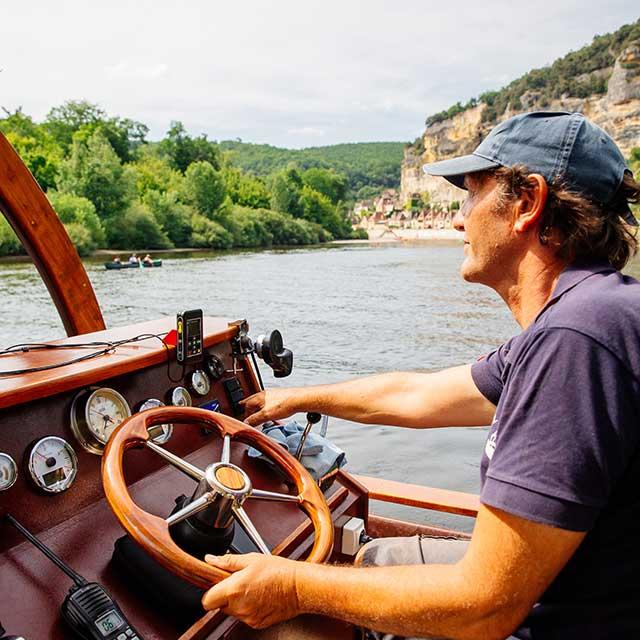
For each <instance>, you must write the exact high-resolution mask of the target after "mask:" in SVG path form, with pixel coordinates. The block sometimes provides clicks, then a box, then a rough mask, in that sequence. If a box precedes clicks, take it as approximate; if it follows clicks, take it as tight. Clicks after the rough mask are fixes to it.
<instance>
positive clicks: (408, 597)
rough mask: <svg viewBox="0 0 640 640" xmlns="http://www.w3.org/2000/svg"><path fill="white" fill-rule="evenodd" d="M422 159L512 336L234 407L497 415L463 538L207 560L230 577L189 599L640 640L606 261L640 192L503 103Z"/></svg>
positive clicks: (444, 633)
mask: <svg viewBox="0 0 640 640" xmlns="http://www.w3.org/2000/svg"><path fill="white" fill-rule="evenodd" d="M425 170H426V171H427V172H429V173H431V174H434V175H441V176H444V177H446V178H447V179H449V180H450V181H451V182H453V183H454V184H457V185H459V186H462V187H463V188H465V189H467V191H468V197H467V199H466V201H465V203H464V205H463V207H462V209H461V210H460V212H459V213H458V214H457V215H456V217H455V219H454V225H455V227H456V228H457V229H458V230H459V231H461V232H463V233H464V261H463V263H462V267H461V274H462V276H463V278H464V279H465V280H467V281H469V282H477V283H481V284H485V285H487V286H490V287H491V288H493V289H494V290H495V291H497V292H498V293H499V294H500V296H501V297H502V298H503V300H504V301H505V303H506V304H507V305H508V307H509V309H510V310H511V312H512V314H513V315H514V317H515V319H516V320H517V321H518V323H519V324H520V326H521V327H522V333H520V334H519V335H518V336H516V337H514V338H512V339H511V340H509V341H508V342H507V343H505V344H504V345H502V346H501V347H500V348H499V349H497V350H496V351H494V352H493V353H491V354H489V355H488V356H487V357H486V358H484V359H480V360H479V361H478V362H476V363H474V364H473V365H470V366H463V367H457V368H453V369H449V370H445V371H442V372H440V373H435V374H417V373H391V374H386V375H381V376H374V377H371V378H365V379H359V380H358V379H356V380H353V381H349V382H345V383H339V384H336V385H328V386H321V387H310V388H303V389H274V390H269V391H266V392H262V393H260V394H257V395H255V396H252V397H251V398H249V399H247V401H246V403H245V408H246V413H247V418H246V419H247V422H249V423H250V424H253V425H257V424H260V423H261V422H263V421H265V420H269V419H277V418H284V417H286V416H289V415H291V414H293V413H295V412H298V411H309V410H311V411H319V412H322V413H327V414H330V415H334V416H339V417H341V418H346V419H350V420H355V421H359V422H364V423H379V424H395V425H399V426H405V427H412V428H428V427H437V426H457V425H463V426H470V425H485V424H491V425H492V426H491V429H490V432H489V437H488V439H487V444H486V447H485V450H484V453H483V457H482V464H481V494H480V500H481V508H480V511H479V513H478V518H477V520H476V524H475V528H474V531H473V536H472V539H471V541H470V543H469V545H468V548H466V549H464V550H463V553H462V554H460V553H458V552H457V551H455V550H454V551H451V553H449V555H448V558H447V560H448V562H449V563H446V562H447V560H445V561H444V562H442V563H440V564H428V563H425V564H413V563H415V562H416V561H415V560H414V559H411V558H410V557H409V556H410V554H409V553H408V552H407V550H406V549H405V550H404V551H402V552H401V553H400V554H399V558H400V563H401V566H377V567H369V568H367V567H365V568H350V567H334V566H326V565H325V566H317V565H310V564H305V563H299V562H294V561H291V560H287V559H283V558H271V557H264V556H259V555H256V554H252V555H249V556H235V557H232V556H228V557H224V558H215V557H209V558H208V561H209V562H211V563H212V564H215V565H216V566H219V567H221V568H225V569H228V570H230V571H231V572H233V575H232V576H231V577H230V578H228V579H227V580H225V581H223V582H222V583H220V584H219V585H217V586H215V587H213V588H212V589H210V590H209V591H208V592H207V594H205V596H204V598H203V603H204V605H205V607H207V608H213V607H222V608H223V609H224V610H225V611H227V612H228V613H230V614H232V615H235V616H237V617H239V618H240V619H242V620H244V621H246V622H247V623H248V624H249V625H250V626H253V627H265V626H269V625H272V624H274V623H277V622H280V621H282V620H287V619H290V618H293V617H294V616H298V615H299V614H304V613H311V614H322V615H324V616H330V617H332V618H338V619H341V620H346V621H349V622H352V623H354V624H356V625H362V626H363V627H367V628H370V629H376V630H379V631H381V632H386V633H391V634H398V635H402V636H411V637H416V636H417V637H421V638H427V637H428V638H460V639H464V638H469V639H475V638H478V639H482V640H486V639H496V640H499V639H503V638H505V637H507V636H510V634H513V636H514V637H518V638H533V639H534V640H538V639H545V640H547V639H551V638H563V639H577V638H581V639H584V638H607V639H615V638H632V637H640V614H639V613H638V608H637V603H638V602H640V580H638V577H637V576H638V575H639V570H640V551H639V549H640V444H639V441H640V428H639V426H638V416H639V415H640V283H638V282H636V281H635V280H633V279H631V278H628V277H624V276H622V275H621V274H620V272H619V269H621V268H622V267H623V266H624V265H625V263H626V262H627V260H628V259H629V257H630V256H631V255H632V254H633V253H635V250H636V240H635V237H634V235H633V234H631V232H630V228H629V225H634V224H637V223H636V221H635V218H634V217H633V216H632V214H631V211H630V209H629V206H628V202H629V201H636V202H637V200H638V197H639V196H640V185H638V184H637V183H636V182H635V181H634V180H633V177H632V176H631V174H630V172H628V170H627V169H626V167H625V164H624V159H623V157H622V155H621V154H620V152H619V150H618V149H617V147H616V146H615V144H614V143H613V141H612V140H611V138H609V136H608V135H607V134H606V133H604V132H603V131H602V130H600V129H599V128H598V127H596V126H594V125H593V124H591V123H590V122H588V121H587V120H586V119H585V118H584V117H583V116H581V115H580V114H568V113H530V114H524V115H520V116H516V117H514V118H511V119H509V120H507V121H505V122H503V123H501V124H499V125H498V126H497V127H495V128H494V129H493V130H492V131H491V133H490V134H489V135H488V137H487V138H486V139H485V140H484V141H483V142H482V143H481V144H480V146H479V147H478V148H477V149H476V151H474V153H473V154H471V155H469V156H465V157H462V158H457V159H453V160H447V161H443V162H439V163H435V164H433V165H427V166H426V167H425ZM391 544H394V545H397V541H393V542H392V543H391ZM408 544H412V545H413V548H414V550H415V548H416V545H420V544H425V551H427V552H428V551H429V550H430V545H431V543H429V542H428V541H427V542H421V541H417V542H416V541H415V540H413V541H411V542H409V543H408ZM383 548H384V541H382V542H380V541H376V547H374V551H375V553H374V554H373V555H374V563H375V556H382V555H384V554H380V553H379V551H380V550H381V549H383ZM456 554H457V557H456ZM364 555H365V556H366V552H365V553H364ZM414 555H415V553H414ZM460 556H461V557H460ZM403 558H409V559H408V560H403ZM377 564H380V563H377ZM291 637H296V636H295V635H293V636H291ZM300 637H301V636H300ZM327 637H330V636H327Z"/></svg>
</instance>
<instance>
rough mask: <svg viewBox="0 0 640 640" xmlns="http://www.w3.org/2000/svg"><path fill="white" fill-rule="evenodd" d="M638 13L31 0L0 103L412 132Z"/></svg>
mask: <svg viewBox="0 0 640 640" xmlns="http://www.w3.org/2000/svg"><path fill="white" fill-rule="evenodd" d="M634 9H635V10H634ZM638 17H639V16H638V12H637V9H636V8H635V3H633V2H630V1H629V0H607V2H606V6H605V3H603V2H602V0H598V1H595V0H579V1H578V0H569V1H565V2H563V1H562V0H540V1H538V2H535V0H534V1H533V2H526V3H520V2H516V1H514V0H504V1H503V0H484V1H483V2H480V1H479V0H458V1H457V2H446V1H445V2H442V1H441V2H432V1H431V0H422V1H416V0H384V1H383V0H367V1H360V0H341V1H336V0H322V1H318V0H297V1H292V0H271V1H270V2H269V1H266V0H264V1H259V0H243V1H238V0H235V1H233V2H228V1H227V2H224V1H222V0H218V1H216V0H180V1H179V2H176V1H173V0H154V1H153V2H149V1H138V2H135V1H134V2H130V0H127V1H126V2H125V1H122V0H111V1H110V2H103V1H101V0H93V1H91V0H84V1H79V0H56V1H54V2H51V0H47V1H46V2H43V1H30V0H23V1H22V2H20V3H17V2H14V3H11V6H10V8H6V10H5V11H3V17H2V20H1V21H0V69H1V70H2V71H0V107H4V108H5V109H8V110H11V111H12V110H14V109H16V108H18V107H22V109H23V111H24V112H25V113H27V114H29V115H31V116H32V117H33V118H34V119H35V120H37V121H40V120H42V119H43V118H44V117H45V116H46V114H47V113H48V111H49V110H50V109H51V108H52V107H55V106H58V105H60V104H62V103H64V102H65V101H67V100H70V99H72V100H79V99H84V100H88V101H90V102H93V103H97V104H99V105H100V106H101V107H102V108H103V109H105V110H106V111H107V112H108V113H109V115H117V116H121V117H128V118H132V119H134V120H138V121H140V122H143V123H145V124H146V125H147V126H148V127H149V129H150V134H149V139H151V140H157V139H160V138H162V137H163V136H164V134H165V132H166V131H167V129H168V128H169V125H170V123H171V121H173V120H179V121H182V122H183V124H184V125H185V127H186V128H187V130H188V131H189V132H190V133H191V134H192V135H199V134H202V133H204V134H206V135H207V136H208V137H209V139H212V140H229V139H236V138H240V139H242V140H243V141H245V142H258V143H268V144H271V145H275V146H280V147H290V148H302V147H309V146H323V145H328V144H336V143H340V142H369V141H377V140H398V141H409V140H413V139H415V138H416V137H417V136H419V135H420V134H421V133H422V132H423V130H424V120H425V118H426V117H427V116H428V115H430V114H432V113H435V112H437V111H440V110H442V109H445V108H448V107H449V106H451V105H452V104H454V103H455V102H457V101H462V102H465V101H466V100H468V99H469V98H471V97H473V96H477V95H479V94H480V93H482V92H484V91H487V90H492V89H499V88H500V87H502V86H504V85H505V84H506V83H508V82H509V81H511V80H513V79H515V78H517V77H518V76H520V75H522V74H523V73H525V72H526V71H528V70H529V69H531V68H535V67H540V66H544V65H546V64H549V63H551V62H553V60H555V59H556V58H558V57H561V56H563V55H564V54H566V53H568V52H569V51H571V50H576V49H578V48H580V47H581V46H583V45H585V44H588V43H589V42H591V40H592V38H593V36H594V35H596V34H603V33H608V32H611V31H615V30H616V29H617V28H619V27H620V26H621V25H623V24H625V23H630V22H633V21H635V20H636V19H637V18H638Z"/></svg>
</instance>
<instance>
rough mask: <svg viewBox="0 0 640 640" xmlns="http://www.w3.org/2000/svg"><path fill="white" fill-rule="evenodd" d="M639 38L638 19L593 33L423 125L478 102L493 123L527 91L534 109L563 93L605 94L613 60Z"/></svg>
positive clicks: (518, 105)
mask: <svg viewBox="0 0 640 640" xmlns="http://www.w3.org/2000/svg"><path fill="white" fill-rule="evenodd" d="M639 39H640V20H638V21H636V22H634V23H632V24H628V25H624V26H622V27H620V29H618V30H617V31H615V32H614V33H608V34H606V35H602V36H595V38H594V39H593V42H591V44H589V45H587V46H585V47H582V48H581V49H579V50H578V51H573V52H571V53H569V54H567V55H566V56H564V57H562V58H559V59H558V60H556V61H555V62H554V63H553V64H551V65H549V66H546V67H541V68H539V69H533V70H531V71H529V72H528V73H525V74H524V75H523V76H521V77H520V78H518V79H517V80H514V81H513V82H511V83H509V84H508V85H507V86H506V87H504V88H502V89H500V90H499V91H487V92H485V93H483V94H481V95H480V96H478V97H477V98H472V99H471V100H469V101H468V102H467V103H466V104H462V103H460V102H458V103H456V104H454V105H453V106H451V107H449V108H448V109H445V110H444V111H440V112H439V113H435V114H433V115H430V116H429V117H428V118H427V119H426V121H425V124H426V125H427V127H429V126H431V125H433V124H436V123H438V122H442V121H443V120H446V119H448V118H452V117H453V116H455V115H457V114H458V113H461V112H463V111H465V110H466V109H470V108H472V107H475V106H477V105H478V104H480V103H484V104H485V105H486V108H485V109H484V111H483V113H482V119H483V120H484V121H485V122H493V121H494V120H495V119H496V118H497V117H498V116H500V115H501V114H502V113H504V111H505V110H506V109H507V107H508V106H509V107H511V108H512V109H516V110H518V109H521V108H522V106H523V105H522V99H523V97H524V96H525V95H526V94H530V98H531V100H530V102H532V103H533V104H534V105H535V108H540V109H544V108H545V107H546V106H548V104H549V103H550V102H551V101H552V100H554V99H556V98H560V97H562V96H565V97H576V98H585V97H587V96H590V95H594V94H599V93H600V94H601V93H606V91H607V83H608V81H609V76H610V75H611V71H612V68H613V63H614V61H615V59H616V58H617V57H618V55H619V54H620V53H621V52H622V51H623V49H624V48H625V47H626V46H627V45H629V44H630V43H631V42H633V41H635V40H639Z"/></svg>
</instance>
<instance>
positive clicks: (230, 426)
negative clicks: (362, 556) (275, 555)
mask: <svg viewBox="0 0 640 640" xmlns="http://www.w3.org/2000/svg"><path fill="white" fill-rule="evenodd" d="M165 423H173V424H180V425H189V426H193V425H198V426H201V427H202V426H204V427H208V428H210V429H212V430H214V431H215V432H217V433H218V434H219V435H220V436H221V437H224V436H227V435H228V436H230V437H235V438H236V439H237V440H239V441H241V442H243V443H246V444H249V445H251V446H255V447H256V448H257V449H259V450H261V451H262V452H263V453H264V454H265V455H267V456H268V457H269V458H270V459H271V460H272V461H273V462H275V463H276V464H277V465H278V467H279V468H281V469H282V470H283V471H285V473H286V474H287V475H288V477H289V478H291V480H293V482H294V483H295V485H296V489H297V491H298V498H299V501H298V506H299V507H300V508H301V509H302V510H303V511H304V512H305V513H306V514H307V516H308V517H309V518H310V519H311V521H312V523H313V527H314V531H315V538H314V544H313V547H312V549H311V552H310V553H309V555H308V557H307V558H306V562H313V563H321V562H324V561H325V560H326V559H327V558H328V557H329V555H330V554H331V550H332V548H333V522H332V520H331V512H330V510H329V507H328V506H327V503H326V500H325V499H324V496H323V494H322V492H321V491H320V489H319V487H318V485H317V484H316V483H315V482H314V480H313V478H312V477H311V475H310V474H309V472H308V471H307V470H306V469H305V468H304V467H303V466H302V465H301V464H300V462H298V460H296V459H295V458H294V457H293V456H292V455H291V454H290V453H288V452H287V451H286V450H285V449H284V448H283V447H282V446H281V445H280V444H278V443H277V442H275V441H273V440H271V439H270V438H268V437H267V436H266V435H265V434H263V433H262V432H261V431H258V430H257V429H255V428H253V427H250V426H249V425H247V424H245V423H243V422H240V421H239V420H235V419H234V418H231V417H229V416H226V415H224V414H221V413H215V412H212V411H207V410H205V409H199V408H195V407H159V408H157V409H150V410H147V411H143V412H141V413H137V414H134V415H133V416H132V417H130V418H128V419H127V420H125V421H124V422H123V423H122V424H121V425H119V426H118V428H117V429H116V430H115V431H114V432H113V434H112V435H111V437H110V438H109V442H108V443H107V446H106V448H105V451H104V455H103V459H102V483H103V486H104V491H105V495H106V498H107V502H108V503H109V506H110V507H111V509H112V511H113V512H114V514H115V516H116V517H117V518H118V520H119V521H120V523H121V524H122V526H123V527H124V528H125V530H126V531H127V533H129V535H130V536H131V537H132V538H133V539H134V540H135V541H136V542H137V543H138V544H139V545H140V546H141V547H142V548H143V549H144V550H145V551H147V553H149V554H150V555H151V556H152V557H153V558H154V559H155V560H157V561H158V562H159V563H160V564H162V565H163V566H164V567H166V568H167V569H169V570H170V571H171V572H173V573H175V574H176V575H178V576H180V577H181V578H184V579H185V580H188V581H189V582H191V583H193V584H195V585H197V586H200V587H203V588H206V587H209V586H211V585H212V584H216V583H218V582H220V581H221V580H224V579H225V578H226V577H228V576H229V573H228V572H226V571H223V570H221V569H218V568H216V567H213V566H211V565H209V564H207V563H206V562H203V561H202V560H199V559H198V558H196V557H195V556H192V555H190V554H188V553H187V552H186V551H183V550H182V549H181V548H180V547H179V546H178V545H177V544H176V543H175V542H174V541H173V540H172V538H171V535H170V534H169V524H168V523H167V522H166V521H165V520H164V519H162V518H160V517H158V516H155V515H153V514H151V513H149V512H147V511H145V510H144V509H142V508H141V507H139V506H138V505H137V504H136V503H135V502H134V501H133V499H132V498H131V495H130V494H129V491H128V488H127V485H126V482H125V479H124V471H123V459H124V454H125V452H126V451H127V450H128V449H131V448H133V447H139V446H140V445H149V443H150V441H151V438H150V436H149V433H148V429H149V428H150V427H153V426H155V425H159V424H165ZM156 446H157V445H156ZM176 458H177V456H176ZM187 464H188V463H187ZM194 469H195V467H194Z"/></svg>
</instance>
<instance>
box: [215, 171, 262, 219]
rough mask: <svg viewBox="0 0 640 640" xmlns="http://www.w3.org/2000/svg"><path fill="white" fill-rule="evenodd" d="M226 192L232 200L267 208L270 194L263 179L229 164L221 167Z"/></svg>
mask: <svg viewBox="0 0 640 640" xmlns="http://www.w3.org/2000/svg"><path fill="white" fill-rule="evenodd" d="M222 175H223V177H224V183H225V186H226V190H227V194H228V195H229V197H230V198H231V200H232V202H234V203H235V204H239V205H242V206H246V207H250V208H252V209H260V208H267V207H268V206H269V204H270V202H271V194H270V193H269V189H268V188H267V185H266V184H265V183H264V181H263V180H261V179H260V178H255V177H254V176H251V175H248V174H246V173H244V172H243V171H241V170H240V169H238V168H237V167H233V166H231V165H227V166H225V167H224V168H223V169H222Z"/></svg>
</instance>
